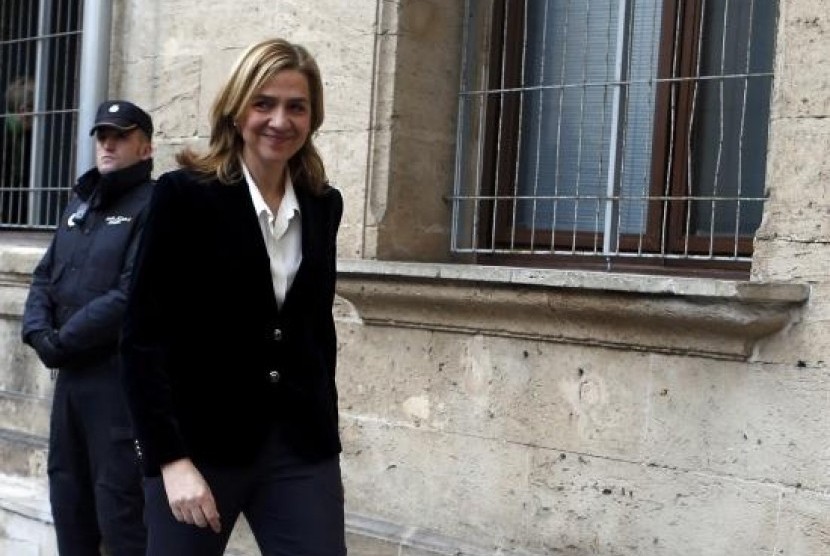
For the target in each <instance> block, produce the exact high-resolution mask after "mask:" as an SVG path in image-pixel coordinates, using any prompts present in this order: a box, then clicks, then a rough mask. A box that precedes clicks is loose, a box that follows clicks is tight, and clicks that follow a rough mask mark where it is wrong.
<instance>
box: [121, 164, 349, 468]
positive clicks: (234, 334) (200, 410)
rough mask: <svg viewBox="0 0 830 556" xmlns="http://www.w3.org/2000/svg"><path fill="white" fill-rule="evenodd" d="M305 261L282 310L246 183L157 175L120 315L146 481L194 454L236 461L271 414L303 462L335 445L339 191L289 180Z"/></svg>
mask: <svg viewBox="0 0 830 556" xmlns="http://www.w3.org/2000/svg"><path fill="white" fill-rule="evenodd" d="M295 191H296V194H297V200H298V202H299V205H300V212H301V222H302V262H301V264H300V267H299V269H298V271H297V275H296V277H295V279H294V282H293V285H292V287H291V289H290V290H289V291H288V293H287V296H286V299H285V302H284V303H283V306H282V308H281V309H278V307H277V302H276V300H275V297H274V290H273V286H272V282H271V273H270V268H269V260H268V254H267V251H266V249H265V243H264V241H263V238H262V233H261V231H260V228H259V223H258V221H257V217H256V214H255V212H254V208H253V203H252V201H251V197H250V193H249V191H248V187H247V186H246V184H245V182H244V180H242V179H241V180H240V181H239V182H237V183H235V184H230V185H225V184H221V183H220V182H219V181H217V180H213V181H204V180H202V181H199V180H198V179H197V178H196V176H194V175H193V174H191V173H188V172H186V171H184V170H177V171H174V172H170V173H167V174H165V175H163V176H162V177H161V178H159V182H158V185H157V186H156V189H155V193H154V196H153V200H152V203H151V210H150V217H149V219H148V222H147V226H146V230H145V233H144V238H143V240H142V244H141V246H140V248H139V259H138V263H137V267H136V272H135V275H134V281H133V288H132V292H131V296H130V301H129V304H128V309H127V315H126V319H125V323H124V333H123V343H122V357H123V362H124V365H123V369H124V377H125V380H124V383H125V386H126V391H127V397H128V402H129V404H130V408H131V410H132V415H133V422H134V424H135V427H136V433H137V437H138V444H139V449H140V457H141V459H142V460H143V464H144V471H145V474H146V475H148V476H152V475H156V474H158V473H159V467H160V465H162V464H164V463H167V462H170V461H173V460H176V459H179V458H181V457H190V458H191V459H193V460H194V462H196V464H197V465H198V464H199V463H200V462H209V463H212V464H217V465H230V466H235V465H244V464H245V463H248V462H250V461H252V460H253V458H254V457H255V456H256V454H257V452H258V451H259V449H260V448H261V447H262V445H263V442H264V440H265V437H266V436H267V434H268V432H269V431H270V430H271V428H272V427H273V426H274V423H280V426H281V427H282V428H283V430H284V431H285V434H286V437H287V441H288V442H290V443H291V444H292V445H293V446H294V447H295V449H296V450H297V451H298V452H300V453H301V454H303V455H304V456H305V457H306V458H307V459H309V460H314V459H319V458H323V457H327V456H331V455H334V454H337V453H339V451H340V441H339V438H338V430H337V391H336V388H335V380H334V374H335V355H336V349H337V348H336V338H335V330H334V319H333V316H332V303H333V300H334V286H335V275H336V269H335V265H336V250H335V245H336V236H337V230H338V227H339V224H340V217H341V214H342V210H343V204H342V203H343V202H342V198H341V196H340V193H339V192H338V191H337V190H336V189H333V188H327V189H326V190H325V191H324V192H323V193H322V194H321V195H313V194H311V193H310V192H309V191H308V190H307V188H306V187H304V186H303V184H301V183H298V182H297V181H296V180H295Z"/></svg>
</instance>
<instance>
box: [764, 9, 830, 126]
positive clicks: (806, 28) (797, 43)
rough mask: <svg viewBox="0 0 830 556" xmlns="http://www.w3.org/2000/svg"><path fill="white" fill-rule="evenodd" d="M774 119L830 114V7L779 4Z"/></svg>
mask: <svg viewBox="0 0 830 556" xmlns="http://www.w3.org/2000/svg"><path fill="white" fill-rule="evenodd" d="M779 6H780V8H779V9H780V18H779V29H778V42H777V45H776V49H777V52H776V63H775V96H774V99H773V105H772V110H773V117H774V118H780V117H784V118H787V117H804V116H819V117H826V116H827V115H828V114H830V63H828V59H827V56H826V55H825V54H826V52H827V48H828V44H830V4H828V3H827V2H825V1H824V0H798V1H794V2H791V1H785V2H779Z"/></svg>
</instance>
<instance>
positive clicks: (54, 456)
mask: <svg viewBox="0 0 830 556" xmlns="http://www.w3.org/2000/svg"><path fill="white" fill-rule="evenodd" d="M109 363H110V364H108V365H100V366H96V367H95V368H91V369H72V370H62V371H60V372H59V373H58V377H57V382H56V384H55V393H54V398H53V402H52V416H51V430H50V435H49V457H48V467H47V470H48V474H49V498H50V502H51V504H52V515H53V518H54V522H55V532H56V535H57V541H58V552H59V553H60V555H61V556H99V555H100V554H101V550H100V547H101V545H102V544H103V546H104V547H105V549H106V552H105V553H106V554H107V555H108V556H144V553H145V547H146V529H145V527H144V523H143V516H142V514H143V507H144V497H143V493H142V488H141V473H140V469H139V466H138V462H137V459H136V454H135V449H134V446H133V434H132V429H131V427H130V419H129V413H128V410H127V407H126V402H125V398H124V394H123V389H122V388H121V384H120V376H119V370H118V368H117V366H116V365H117V359H116V358H115V357H113V358H112V359H110V361H109Z"/></svg>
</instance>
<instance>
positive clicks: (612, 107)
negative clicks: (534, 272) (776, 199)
mask: <svg viewBox="0 0 830 556" xmlns="http://www.w3.org/2000/svg"><path fill="white" fill-rule="evenodd" d="M776 15H777V5H776V2H775V0H650V1H645V2H644V1H635V0H492V1H487V2H473V1H468V3H467V13H466V34H465V47H464V48H465V52H464V62H463V68H462V85H461V92H460V100H459V125H458V133H459V135H458V154H457V162H456V180H455V181H456V183H455V191H454V195H453V239H452V246H453V250H454V251H455V252H457V253H474V254H476V256H477V258H478V260H479V261H487V262H495V263H499V262H509V263H511V264H513V263H518V264H534V265H540V264H541V265H563V264H564V265H584V266H587V267H589V268H591V267H595V268H605V269H614V270H626V269H643V268H645V267H650V269H651V270H653V271H656V270H663V269H664V270H666V271H675V269H677V268H683V269H686V270H684V271H688V269H689V268H704V267H705V268H709V269H722V270H724V271H727V272H731V271H736V272H745V271H746V270H747V269H748V267H749V261H750V258H751V255H752V239H753V236H754V233H755V231H756V229H757V228H758V226H759V224H760V220H761V215H762V211H763V203H764V178H765V173H766V148H767V131H768V124H769V105H770V91H771V86H772V63H773V53H774V52H773V47H774V34H775V24H776Z"/></svg>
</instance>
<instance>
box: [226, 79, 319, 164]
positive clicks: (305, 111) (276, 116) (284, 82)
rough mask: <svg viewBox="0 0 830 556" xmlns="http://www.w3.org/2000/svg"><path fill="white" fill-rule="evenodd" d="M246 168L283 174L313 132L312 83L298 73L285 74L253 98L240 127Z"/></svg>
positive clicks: (265, 86)
mask: <svg viewBox="0 0 830 556" xmlns="http://www.w3.org/2000/svg"><path fill="white" fill-rule="evenodd" d="M237 127H238V129H239V133H240V134H241V135H242V141H243V142H244V145H243V147H242V158H243V159H244V160H245V164H247V165H248V166H249V167H250V166H255V167H258V168H262V169H272V170H275V171H281V170H282V168H284V166H285V165H286V164H287V163H288V160H289V159H290V158H291V157H292V156H294V155H295V154H296V153H297V151H299V150H300V148H301V147H302V146H303V145H304V144H305V142H306V139H308V135H309V133H310V132H311V98H310V97H309V87H308V79H307V78H306V76H305V75H304V74H303V73H301V72H299V71H297V70H283V71H281V72H279V73H277V74H276V75H274V77H272V78H271V79H269V80H268V81H266V82H265V85H263V86H262V88H261V89H260V90H259V91H257V92H256V93H254V95H253V96H252V97H251V103H250V104H249V105H248V107H247V108H246V109H245V112H244V113H243V114H242V116H241V117H240V118H239V121H238V123H237Z"/></svg>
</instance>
